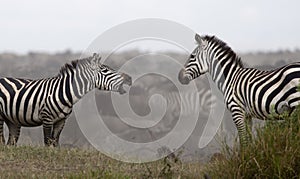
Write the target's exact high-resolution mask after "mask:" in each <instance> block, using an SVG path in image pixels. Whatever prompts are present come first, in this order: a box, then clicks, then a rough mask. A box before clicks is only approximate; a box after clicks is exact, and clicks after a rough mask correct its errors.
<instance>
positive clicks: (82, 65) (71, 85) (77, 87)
mask: <svg viewBox="0 0 300 179" xmlns="http://www.w3.org/2000/svg"><path fill="white" fill-rule="evenodd" d="M58 78H59V79H61V80H64V81H65V83H64V86H65V91H66V93H67V92H69V93H70V94H71V96H72V101H73V104H75V103H76V102H78V100H80V99H81V98H82V97H83V96H84V95H85V94H87V93H88V92H89V91H91V90H93V89H94V88H95V83H96V82H95V77H94V72H93V70H92V69H91V57H88V58H84V59H80V60H74V61H72V62H70V63H67V64H65V65H64V66H63V67H62V68H61V69H60V72H59V74H58Z"/></svg>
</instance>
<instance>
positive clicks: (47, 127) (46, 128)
mask: <svg viewBox="0 0 300 179" xmlns="http://www.w3.org/2000/svg"><path fill="white" fill-rule="evenodd" d="M52 129H53V124H52V120H51V119H50V120H43V133H44V143H45V146H51V145H52V141H53V139H52V136H51V134H52Z"/></svg>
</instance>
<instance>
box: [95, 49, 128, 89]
mask: <svg viewBox="0 0 300 179" xmlns="http://www.w3.org/2000/svg"><path fill="white" fill-rule="evenodd" d="M93 57H94V58H93V59H92V62H91V65H92V68H93V69H94V72H95V87H96V88H98V89H99V90H106V91H115V92H119V93H120V94H124V93H126V91H125V90H124V88H123V84H127V85H129V86H130V85H131V83H132V80H131V77H130V76H129V75H127V74H125V73H119V72H117V71H116V70H114V69H112V68H110V67H109V66H107V65H104V64H101V63H100V59H101V57H99V55H97V54H94V56H93Z"/></svg>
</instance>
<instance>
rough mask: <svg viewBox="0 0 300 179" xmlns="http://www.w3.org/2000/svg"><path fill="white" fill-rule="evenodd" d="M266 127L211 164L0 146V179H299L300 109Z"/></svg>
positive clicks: (55, 149)
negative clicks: (134, 160) (135, 160)
mask: <svg viewBox="0 0 300 179" xmlns="http://www.w3.org/2000/svg"><path fill="white" fill-rule="evenodd" d="M281 117H282V118H284V119H285V120H284V121H280V122H277V121H275V122H267V124H266V125H265V126H264V127H263V128H260V129H257V135H256V137H255V138H254V139H253V141H252V143H251V144H249V145H248V146H247V147H246V148H244V150H240V149H239V148H238V147H236V148H233V149H232V148H230V147H228V146H227V145H224V152H223V153H222V154H218V155H216V156H214V158H215V159H214V160H213V161H212V162H210V163H207V164H205V165H202V164H200V163H181V162H180V161H177V162H175V161H174V160H171V159H167V158H165V159H162V160H159V161H156V162H151V163H143V164H131V163H124V162H120V161H116V160H114V159H111V158H109V157H106V156H105V155H103V154H101V153H100V152H98V151H93V150H82V149H63V148H47V147H32V146H20V147H8V146H0V178H7V177H10V178H24V177H26V178H28V177H30V178H32V177H35V178H36V177H38V178H41V177H42V178H62V177H63V178H203V176H206V177H208V178H300V108H298V109H296V110H295V112H294V113H292V115H291V116H286V115H284V116H281Z"/></svg>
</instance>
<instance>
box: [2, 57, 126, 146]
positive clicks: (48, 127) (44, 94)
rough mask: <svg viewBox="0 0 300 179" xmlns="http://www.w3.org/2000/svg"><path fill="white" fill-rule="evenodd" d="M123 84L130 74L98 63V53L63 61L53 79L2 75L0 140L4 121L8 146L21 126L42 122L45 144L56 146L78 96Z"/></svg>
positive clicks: (121, 87) (116, 87)
mask: <svg viewBox="0 0 300 179" xmlns="http://www.w3.org/2000/svg"><path fill="white" fill-rule="evenodd" d="M124 83H125V84H128V85H131V77H129V76H128V75H126V74H124V73H118V72H116V71H114V70H113V69H111V68H109V67H108V66H105V65H103V64H101V63H100V56H99V55H98V54H94V55H93V56H91V57H88V58H84V59H81V60H76V61H72V62H71V63H70V64H69V63H68V64H66V65H65V66H63V67H62V68H61V70H60V73H59V74H58V75H57V76H55V77H52V78H47V79H40V80H28V79H19V78H1V79H0V142H1V143H4V142H5V140H4V135H3V124H4V122H5V123H6V124H7V126H8V129H9V137H8V142H7V143H8V144H10V145H14V144H16V142H17V140H18V137H19V135H20V129H21V126H26V127H32V126H40V125H43V132H44V142H45V144H46V145H50V144H51V145H52V144H53V145H54V146H56V145H58V140H59V136H60V133H61V131H62V129H63V127H64V124H65V120H66V119H67V118H68V116H69V115H70V114H71V112H72V107H73V105H74V104H75V103H76V102H77V101H78V100H79V99H80V98H82V97H83V96H84V95H85V94H86V93H88V92H89V91H91V90H92V89H94V88H98V89H100V90H108V91H117V92H119V93H121V94H122V93H124V92H125V90H124V89H123V84H124Z"/></svg>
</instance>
